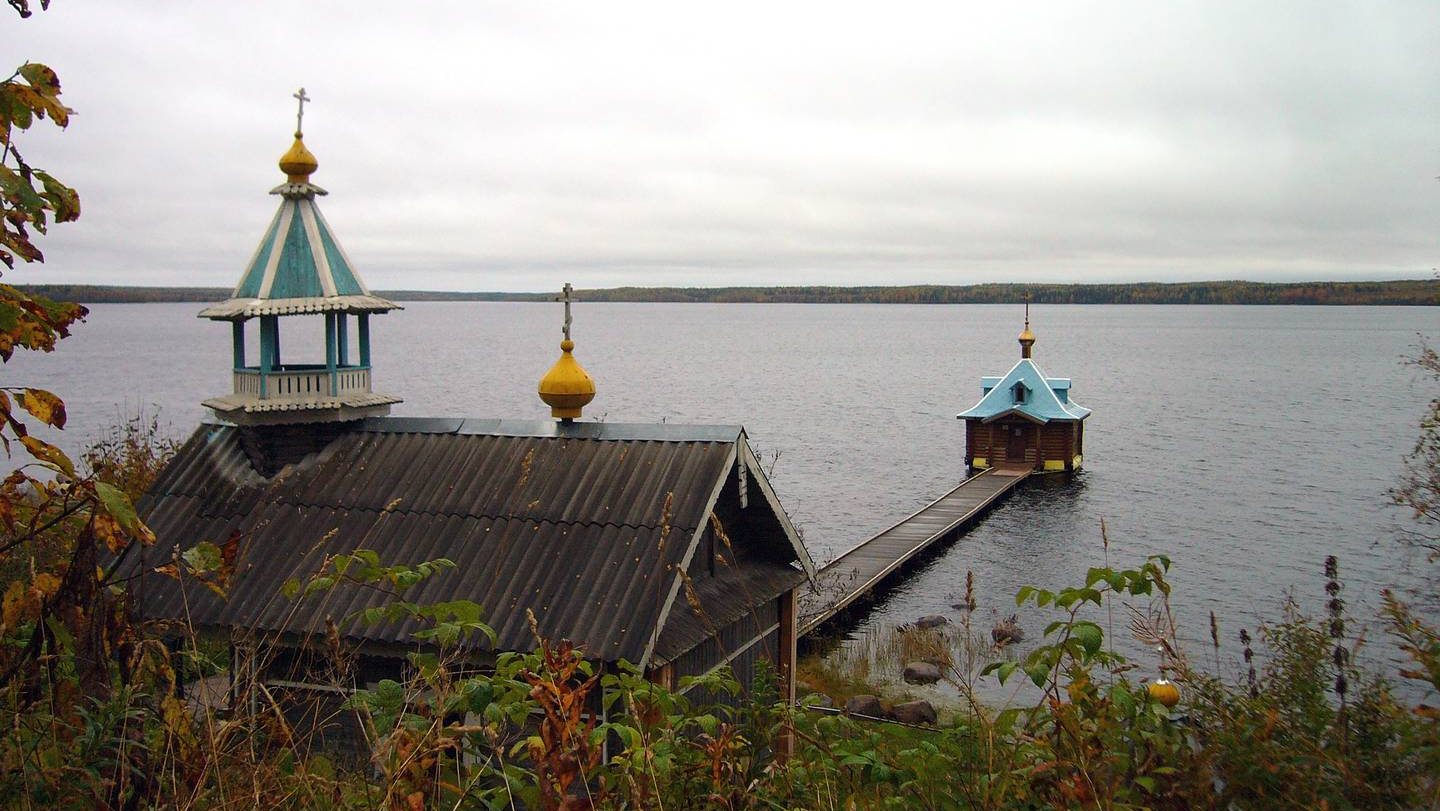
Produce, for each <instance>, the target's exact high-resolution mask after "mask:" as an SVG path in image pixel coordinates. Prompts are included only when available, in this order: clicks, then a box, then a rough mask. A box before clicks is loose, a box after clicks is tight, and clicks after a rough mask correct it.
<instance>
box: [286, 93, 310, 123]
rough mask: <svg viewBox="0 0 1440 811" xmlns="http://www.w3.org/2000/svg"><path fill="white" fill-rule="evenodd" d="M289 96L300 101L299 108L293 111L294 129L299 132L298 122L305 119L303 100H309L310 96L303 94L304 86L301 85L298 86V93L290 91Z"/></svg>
mask: <svg viewBox="0 0 1440 811" xmlns="http://www.w3.org/2000/svg"><path fill="white" fill-rule="evenodd" d="M290 96H291V98H294V99H298V100H299V102H300V109H299V111H297V112H296V113H295V131H296V132H301V131H302V130H301V127H300V123H301V122H302V121H304V119H305V102H307V101H309V100H310V97H309V96H307V95H305V88H303V87H302V88H300V92H299V93H291V94H290Z"/></svg>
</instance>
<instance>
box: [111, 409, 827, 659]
mask: <svg viewBox="0 0 1440 811" xmlns="http://www.w3.org/2000/svg"><path fill="white" fill-rule="evenodd" d="M269 436H270V437H271V438H272V439H273V437H274V434H271V435H269ZM296 436H297V439H296V442H297V443H299V444H298V445H297V446H298V447H300V448H301V449H300V451H299V454H298V455H297V457H296V458H298V459H300V461H298V462H296V463H294V464H290V465H287V466H285V467H283V469H280V470H279V471H278V473H276V474H275V475H273V476H270V477H266V476H262V475H261V474H260V473H258V472H256V470H257V468H256V466H255V465H254V464H253V463H252V461H251V458H250V456H249V455H248V453H247V442H250V441H251V440H250V439H249V438H250V437H253V435H252V434H247V433H246V429H240V428H236V427H233V426H228V425H202V426H201V427H200V428H199V430H197V431H196V432H195V434H194V435H192V436H191V437H190V439H189V440H188V441H187V442H186V443H185V445H184V446H183V447H182V448H181V450H180V452H179V454H178V455H177V456H176V458H175V460H174V461H173V462H172V463H171V464H170V465H169V466H168V467H167V468H166V470H165V471H164V472H163V473H162V474H161V476H160V478H159V479H158V480H157V481H156V483H155V485H154V486H153V487H152V488H151V490H150V492H149V493H148V494H147V495H146V496H145V497H144V498H143V499H142V500H141V502H140V505H139V507H140V510H141V513H142V515H143V516H144V517H145V519H146V520H147V521H148V522H149V524H150V526H151V528H152V529H153V530H154V531H155V533H156V535H157V536H158V537H159V538H160V539H161V540H160V543H158V544H156V545H155V546H154V547H152V548H150V549H147V550H144V551H143V553H142V554H143V555H144V558H142V559H139V560H135V559H132V560H131V561H128V563H129V565H130V566H131V567H132V568H131V571H132V572H135V571H144V572H146V573H145V574H143V575H142V576H140V577H139V578H137V579H136V580H135V581H134V584H135V585H134V588H135V592H134V593H135V594H136V599H137V605H138V606H139V608H140V610H141V612H142V614H143V615H144V616H146V617H149V618H157V619H177V618H180V617H188V618H189V619H190V621H191V622H193V623H194V624H195V625H196V626H198V627H210V628H217V629H223V628H244V629H253V630H255V631H259V632H278V633H289V634H297V635H313V634H321V633H324V632H325V622H326V619H327V618H333V619H334V621H335V622H337V623H340V627H341V632H342V633H343V634H344V635H346V636H348V637H350V638H352V639H357V640H360V641H365V642H372V643H381V644H394V645H397V646H403V645H406V644H409V643H410V635H411V634H412V633H413V632H414V631H416V630H418V629H417V627H416V626H415V625H414V624H413V623H409V622H403V623H387V624H383V625H363V624H359V623H358V622H351V623H345V622H343V620H344V619H345V618H346V617H350V616H352V615H354V614H355V613H356V612H357V611H360V610H363V609H365V608H368V607H373V606H378V605H382V604H384V603H385V602H387V601H388V598H387V597H385V596H384V595H381V594H377V593H376V592H374V591H373V590H367V589H360V588H356V587H353V586H348V585H341V586H337V587H336V588H334V589H333V590H331V591H328V592H325V593H323V594H317V595H313V596H311V597H309V598H306V599H303V600H300V601H298V602H297V601H292V600H290V599H287V598H286V597H285V596H284V595H283V594H282V589H283V586H284V583H285V582H286V580H288V579H290V578H300V579H303V578H304V577H305V576H306V574H308V573H311V572H315V571H317V570H318V569H319V568H320V567H321V565H322V561H323V560H324V559H325V556H326V555H334V554H340V553H347V552H350V551H352V550H354V549H356V548H365V549H372V550H374V551H375V552H377V553H378V554H379V556H380V559H381V561H382V562H383V563H384V564H386V565H395V564H399V563H406V564H416V563H420V562H423V561H427V560H432V559H435V558H442V557H443V558H449V559H450V560H452V561H454V562H455V563H456V564H457V568H456V569H453V570H442V571H441V572H440V573H439V574H437V575H435V576H433V577H431V578H430V579H428V580H426V581H425V582H424V583H422V584H421V585H420V586H418V587H416V589H414V590H413V591H412V592H410V593H407V594H406V596H405V599H407V600H410V601H413V602H417V603H420V604H427V603H438V602H443V601H448V600H471V601H474V602H476V603H478V604H479V605H480V606H481V607H482V609H483V610H484V612H485V617H486V620H487V622H489V623H490V624H491V625H492V626H493V627H494V628H495V630H496V632H497V633H498V635H499V648H500V649H502V650H529V649H531V648H533V647H534V639H533V638H532V637H531V632H530V629H529V627H528V625H527V621H526V617H525V610H526V609H527V608H528V609H530V610H531V611H533V612H534V614H535V618H536V621H537V623H538V626H539V630H540V632H541V633H542V634H544V635H546V636H547V637H551V638H557V639H558V638H562V637H563V638H569V639H571V640H574V641H576V642H577V643H582V644H584V645H585V647H586V649H587V650H588V651H589V652H590V654H591V655H593V656H595V657H596V658H599V659H604V660H607V661H616V660H618V659H621V658H624V659H628V660H629V661H632V662H637V663H641V664H645V663H646V662H647V661H649V660H650V659H651V658H652V656H654V655H659V656H666V655H667V654H668V655H671V656H673V655H675V652H676V651H677V650H683V649H685V648H686V647H687V646H693V644H696V643H698V642H699V641H700V639H698V638H696V639H692V638H691V637H693V636H694V634H695V632H694V629H692V628H689V627H688V626H685V625H684V623H683V622H680V624H679V625H678V626H677V627H675V628H673V629H672V628H671V627H670V626H668V625H666V617H667V615H668V614H669V613H670V611H671V608H672V605H673V604H674V602H675V600H676V597H677V593H678V592H679V586H680V582H681V574H680V573H681V572H682V571H683V570H684V569H685V567H686V565H687V564H688V562H689V560H690V559H691V557H692V555H693V554H694V551H695V548H696V547H697V546H698V545H699V542H700V539H701V536H702V535H703V534H704V533H705V531H706V529H707V527H708V526H709V521H710V515H711V513H712V511H714V509H715V504H716V499H717V498H718V497H719V495H720V493H721V490H722V489H723V488H724V487H725V486H726V485H727V482H728V483H730V484H729V486H730V487H732V488H733V487H735V484H734V481H735V480H736V479H737V478H738V476H737V471H736V467H737V464H745V465H746V468H747V470H746V472H747V474H748V476H749V477H751V478H752V479H753V480H755V482H759V483H762V486H761V487H760V488H753V487H752V490H751V496H750V502H749V503H750V505H751V506H750V508H749V509H752V510H754V509H761V510H769V511H771V512H773V519H772V518H767V519H766V520H772V521H775V522H778V524H779V526H780V527H782V528H783V530H784V531H783V532H781V533H777V534H776V536H775V537H778V538H780V545H781V546H782V547H783V548H780V549H771V550H767V551H768V552H769V553H770V561H768V562H766V564H765V565H763V566H759V567H757V568H756V569H755V571H753V572H750V571H746V572H742V573H740V574H738V575H737V576H742V577H745V578H747V579H748V580H749V581H757V579H758V582H759V583H761V584H763V585H764V586H765V587H766V588H771V589H773V588H780V587H783V589H784V590H788V588H793V587H794V585H795V584H797V583H799V582H801V581H803V580H804V579H805V578H806V577H807V576H813V566H812V564H811V563H810V560H809V558H808V556H807V555H806V554H805V551H804V548H803V546H800V545H799V540H798V537H797V536H796V535H795V534H794V528H793V527H792V526H791V525H790V522H789V519H788V518H787V517H786V516H785V513H784V510H783V509H781V508H780V506H779V504H778V503H776V502H774V501H773V492H772V491H770V490H769V487H768V483H764V474H763V473H762V472H761V470H760V469H759V465H758V464H754V463H753V459H754V457H753V454H752V453H751V452H750V450H749V447H748V444H747V442H746V440H745V434H744V431H743V430H742V429H741V428H740V427H739V426H680V425H651V426H646V425H623V424H608V423H575V424H572V425H568V426H567V425H562V424H559V423H556V422H553V421H547V422H538V423H531V422H521V421H499V420H461V419H415V418H376V419H370V420H365V421H364V422H361V423H358V424H353V425H350V426H347V427H345V428H343V429H339V431H338V434H337V435H336V436H335V437H334V438H333V439H329V441H328V442H324V441H323V440H321V441H319V442H312V443H311V444H309V445H305V444H304V443H305V442H306V441H307V437H306V436H305V435H303V434H297V435H296ZM249 447H250V450H249V453H253V452H254V445H253V442H252V443H251V445H250V446H249ZM317 447H319V450H315V448H317ZM756 489H759V490H760V492H761V493H762V494H763V497H757V495H756V493H755V490H756ZM772 526H773V524H772ZM231 538H234V539H236V541H237V543H236V557H235V570H234V575H233V578H232V581H231V583H230V584H229V593H228V598H227V599H224V600H222V599H220V598H218V597H217V596H216V595H214V594H212V593H210V592H209V591H208V590H206V589H205V588H200V587H195V586H193V585H187V586H185V587H184V588H182V587H181V586H180V585H178V584H176V582H175V581H174V580H172V579H170V578H168V577H164V576H161V575H156V574H154V573H153V572H150V570H151V569H152V568H153V567H155V566H158V565H161V564H163V563H165V562H166V561H167V560H168V558H169V556H170V550H171V548H173V547H174V546H175V545H179V547H180V548H181V549H182V550H183V549H187V548H189V547H191V546H194V545H195V544H197V543H199V542H200V541H203V540H209V541H212V542H215V543H224V542H225V541H226V540H227V539H231ZM787 541H788V542H787ZM162 547H163V548H162ZM787 561H788V562H787ZM773 562H779V564H780V565H778V566H776V565H771V564H772V563H773ZM777 593H779V592H777ZM730 599H731V601H733V595H732V596H731V598H730ZM679 614H683V612H679ZM677 616H678V615H677ZM677 622H679V620H677ZM662 627H664V629H665V634H663V637H664V638H663V639H662V638H661V637H662V634H661V630H662ZM657 644H659V645H660V647H661V649H662V650H661V651H659V652H658V654H657V652H656V647H657Z"/></svg>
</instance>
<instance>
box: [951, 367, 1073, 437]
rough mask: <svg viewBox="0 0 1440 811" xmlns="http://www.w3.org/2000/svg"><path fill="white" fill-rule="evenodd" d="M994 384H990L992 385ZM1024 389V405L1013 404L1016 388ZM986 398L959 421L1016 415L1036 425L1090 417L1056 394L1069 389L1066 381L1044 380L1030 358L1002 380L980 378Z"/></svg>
mask: <svg viewBox="0 0 1440 811" xmlns="http://www.w3.org/2000/svg"><path fill="white" fill-rule="evenodd" d="M992 381H993V383H992ZM1017 383H1018V384H1020V385H1022V386H1024V387H1025V390H1026V395H1025V400H1024V402H1016V401H1015V385H1016V384H1017ZM981 386H982V389H984V390H985V395H984V396H983V397H981V398H980V402H978V403H976V404H975V405H973V406H971V407H970V409H969V410H968V411H962V412H960V413H959V414H957V415H956V416H957V417H959V418H960V419H962V420H987V421H988V420H993V419H997V418H999V417H1003V416H1005V415H1007V414H1018V415H1020V416H1022V417H1026V418H1028V419H1031V420H1034V421H1036V422H1041V423H1045V422H1050V421H1051V420H1061V421H1074V420H1083V419H1085V418H1086V417H1088V416H1090V409H1088V408H1086V407H1084V406H1082V405H1079V404H1077V403H1074V402H1071V401H1070V400H1069V398H1068V396H1067V397H1065V398H1062V397H1061V396H1060V395H1058V394H1056V391H1057V390H1067V391H1068V389H1069V388H1070V381H1069V380H1068V379H1066V378H1047V377H1045V374H1044V373H1043V372H1041V371H1040V367H1038V366H1036V365H1035V361H1033V360H1031V359H1030V358H1021V359H1020V361H1019V362H1018V363H1016V364H1015V365H1014V366H1012V367H1011V368H1010V371H1009V372H1006V373H1005V376H1004V377H1001V378H998V379H996V378H989V377H987V378H982V380H981Z"/></svg>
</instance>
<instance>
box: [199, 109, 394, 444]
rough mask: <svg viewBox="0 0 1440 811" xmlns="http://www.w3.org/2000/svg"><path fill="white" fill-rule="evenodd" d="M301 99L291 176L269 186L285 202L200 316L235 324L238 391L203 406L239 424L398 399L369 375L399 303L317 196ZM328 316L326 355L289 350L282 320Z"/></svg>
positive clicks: (283, 420)
mask: <svg viewBox="0 0 1440 811" xmlns="http://www.w3.org/2000/svg"><path fill="white" fill-rule="evenodd" d="M295 98H296V100H297V101H298V104H299V109H298V111H297V113H296V116H295V142H294V143H293V144H291V145H290V149H289V150H288V151H286V153H285V154H284V155H283V156H282V157H281V158H280V170H281V171H282V172H284V173H285V182H284V183H281V184H280V185H279V186H276V187H275V188H273V189H271V190H270V193H271V194H274V195H278V196H279V197H280V210H279V211H277V212H276V214H275V218H274V219H273V220H271V222H270V227H269V228H268V229H266V231H265V236H264V237H263V238H262V239H261V240H260V246H259V247H258V248H257V249H256V250H255V254H254V256H252V257H251V259H250V262H249V264H248V265H246V267H245V272H244V273H243V274H241V276H240V282H239V284H237V285H236V286H235V290H234V292H233V293H231V295H230V298H229V299H227V300H226V301H223V302H220V303H219V304H214V305H212V306H210V307H206V308H205V309H204V310H201V311H200V317H201V318H209V319H212V320H215V321H229V322H230V329H231V341H232V344H233V350H232V354H233V364H232V365H233V369H232V373H233V380H234V391H233V392H232V393H230V394H226V395H223V396H220V397H212V398H210V399H208V400H206V401H205V403H204V404H205V406H207V407H208V408H210V409H211V410H213V411H214V412H215V414H216V415H217V416H219V417H221V418H222V419H225V420H228V421H230V422H233V423H235V424H237V425H283V424H290V423H305V422H343V421H348V420H356V419H362V418H365V417H377V416H383V415H385V414H388V413H389V412H390V406H391V405H392V404H394V403H398V402H400V398H398V397H392V396H390V395H388V394H378V393H376V392H375V391H374V390H373V389H372V388H371V378H370V371H371V370H370V316H371V315H373V314H378V313H386V312H389V311H390V310H397V309H400V306H399V305H398V304H395V303H394V302H391V301H387V300H386V299H383V298H380V297H379V296H374V295H371V293H370V289H369V288H368V287H366V286H365V282H364V281H363V280H362V279H361V278H360V274H359V273H358V272H357V271H356V270H355V266H354V265H353V264H352V263H351V261H350V257H349V256H347V255H346V254H345V251H344V249H342V248H341V247H340V242H339V240H337V239H336V238H335V234H334V232H333V231H332V230H331V228H330V224H329V223H327V222H326V221H325V217H324V216H323V215H322V214H321V213H320V208H319V207H318V206H317V205H316V204H315V198H316V197H319V196H323V195H325V194H327V192H326V191H325V190H324V189H322V188H320V187H319V186H316V185H315V184H313V183H311V182H310V176H311V175H312V174H314V172H315V170H316V169H318V168H319V165H320V164H319V162H318V161H317V160H315V156H314V155H312V154H311V153H310V150H308V149H306V148H305V140H304V138H305V136H304V134H303V129H302V125H303V123H304V116H305V102H307V101H309V100H310V97H309V96H307V95H305V89H304V88H303V87H302V88H301V89H300V92H298V93H296V94H295ZM253 319H259V332H260V335H259V349H260V352H259V355H260V356H259V357H258V358H254V359H251V358H247V357H246V346H245V343H246V342H245V329H246V325H247V324H248V323H249V322H250V321H251V320H253ZM322 320H323V322H324V323H323V327H322V329H323V330H324V334H325V357H324V358H323V359H320V358H313V359H308V360H302V361H301V362H293V361H291V360H290V359H289V358H287V357H282V355H281V350H280V346H281V343H280V334H281V329H280V325H281V322H282V321H283V322H284V323H285V324H286V326H287V329H295V328H310V329H313V328H314V327H316V326H320V324H319V323H317V322H319V321H322ZM352 323H353V325H354V329H355V344H354V346H355V349H356V350H357V352H356V353H355V356H352V355H351V339H350V335H351V333H350V329H351V325H352Z"/></svg>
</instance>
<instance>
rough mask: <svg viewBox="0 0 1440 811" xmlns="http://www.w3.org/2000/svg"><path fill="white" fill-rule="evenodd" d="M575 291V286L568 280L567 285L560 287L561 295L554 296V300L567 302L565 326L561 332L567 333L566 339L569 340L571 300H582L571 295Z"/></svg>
mask: <svg viewBox="0 0 1440 811" xmlns="http://www.w3.org/2000/svg"><path fill="white" fill-rule="evenodd" d="M573 292H575V288H573V287H571V286H570V283H569V282H566V283H565V286H564V287H562V288H561V289H560V295H558V296H556V297H555V298H554V301H563V302H565V327H564V328H563V329H562V330H561V332H563V333H565V340H567V341H568V340H570V304H571V302H576V301H579V300H580V299H578V298H574V297H573V296H571V295H570V294H571V293H573Z"/></svg>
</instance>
